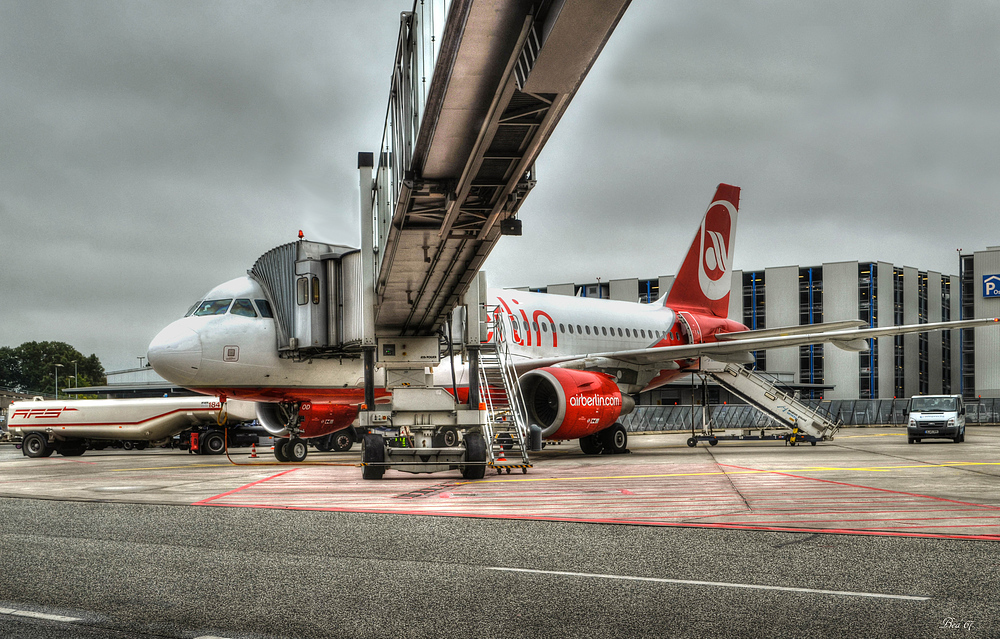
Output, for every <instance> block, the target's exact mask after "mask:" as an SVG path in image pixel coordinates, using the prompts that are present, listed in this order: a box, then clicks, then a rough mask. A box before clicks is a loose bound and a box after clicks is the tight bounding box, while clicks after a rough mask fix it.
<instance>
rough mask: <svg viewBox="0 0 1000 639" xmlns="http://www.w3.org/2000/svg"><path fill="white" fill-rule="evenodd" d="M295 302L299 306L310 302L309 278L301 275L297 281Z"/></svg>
mask: <svg viewBox="0 0 1000 639" xmlns="http://www.w3.org/2000/svg"><path fill="white" fill-rule="evenodd" d="M295 302H296V303H297V304H298V305H299V306H303V305H305V304H308V303H309V278H308V277H300V278H299V279H297V280H296V281H295Z"/></svg>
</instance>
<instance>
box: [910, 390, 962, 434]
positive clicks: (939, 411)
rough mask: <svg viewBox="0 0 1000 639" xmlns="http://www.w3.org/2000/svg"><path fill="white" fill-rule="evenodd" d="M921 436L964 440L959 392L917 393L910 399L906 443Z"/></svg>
mask: <svg viewBox="0 0 1000 639" xmlns="http://www.w3.org/2000/svg"><path fill="white" fill-rule="evenodd" d="M922 439H950V440H952V441H953V442H955V443H956V444H959V443H961V442H964V441H965V404H964V403H963V402H962V396H961V395H917V396H914V397H912V398H910V417H909V419H908V420H907V423H906V442H907V443H908V444H919V443H920V440H922Z"/></svg>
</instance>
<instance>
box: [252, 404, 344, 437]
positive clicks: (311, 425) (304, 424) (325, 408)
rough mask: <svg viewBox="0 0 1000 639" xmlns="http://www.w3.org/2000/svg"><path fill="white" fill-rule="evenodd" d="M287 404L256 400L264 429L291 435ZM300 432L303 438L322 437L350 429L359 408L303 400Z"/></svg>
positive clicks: (273, 433)
mask: <svg viewBox="0 0 1000 639" xmlns="http://www.w3.org/2000/svg"><path fill="white" fill-rule="evenodd" d="M287 410H288V409H287V408H286V405H282V404H274V403H264V402H258V403H257V421H258V422H259V423H260V425H261V426H263V427H264V430H266V431H267V432H269V433H271V434H272V435H274V436H275V437H288V435H289V432H288V421H289V420H288V418H289V415H288V412H287ZM299 416H300V417H301V420H300V421H299V428H300V429H301V432H300V433H299V434H298V436H299V437H301V438H303V439H309V438H310V437H322V436H323V435H329V434H330V433H335V432H337V431H338V430H343V429H344V428H347V427H348V426H350V425H351V424H352V423H354V420H355V419H357V417H358V407H357V406H351V405H345V404H313V403H311V402H304V403H303V404H302V405H301V406H300V407H299Z"/></svg>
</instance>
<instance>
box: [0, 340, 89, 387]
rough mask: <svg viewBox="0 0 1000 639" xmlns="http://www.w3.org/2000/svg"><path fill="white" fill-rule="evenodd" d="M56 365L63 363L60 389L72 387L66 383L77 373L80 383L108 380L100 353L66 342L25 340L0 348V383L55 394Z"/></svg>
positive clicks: (86, 383)
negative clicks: (83, 351)
mask: <svg viewBox="0 0 1000 639" xmlns="http://www.w3.org/2000/svg"><path fill="white" fill-rule="evenodd" d="M74 361H75V362H76V364H75V365H74V364H73V362H74ZM56 364H62V369H61V370H59V386H60V388H65V387H67V386H69V384H67V383H65V382H66V381H68V380H69V377H70V375H74V374H78V378H77V383H76V385H77V386H94V385H103V384H106V383H107V376H106V375H105V373H104V366H102V365H101V360H100V359H98V358H97V355H95V354H91V355H90V357H87V356H85V355H83V353H81V352H80V351H78V350H76V349H75V348H73V347H72V346H70V345H69V344H66V343H65V342H25V343H23V344H21V345H20V346H17V347H15V348H11V347H8V346H4V347H0V386H3V387H6V388H9V389H11V390H14V391H17V392H21V393H42V394H45V395H54V394H55V381H56V380H55V371H56ZM76 371H79V373H77V372H76Z"/></svg>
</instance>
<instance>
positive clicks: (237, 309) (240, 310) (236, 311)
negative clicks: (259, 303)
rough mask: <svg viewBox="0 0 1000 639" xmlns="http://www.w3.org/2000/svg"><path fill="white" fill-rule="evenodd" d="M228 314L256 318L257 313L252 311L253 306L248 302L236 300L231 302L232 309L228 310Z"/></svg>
mask: <svg viewBox="0 0 1000 639" xmlns="http://www.w3.org/2000/svg"><path fill="white" fill-rule="evenodd" d="M229 312H230V313H232V314H233V315H242V316H243V317H257V313H256V312H255V311H254V310H253V304H251V303H250V300H236V301H235V302H233V307H232V308H231V309H229Z"/></svg>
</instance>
